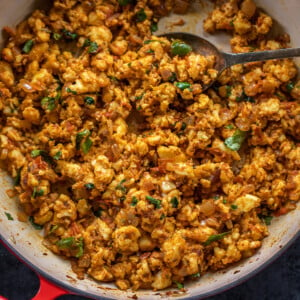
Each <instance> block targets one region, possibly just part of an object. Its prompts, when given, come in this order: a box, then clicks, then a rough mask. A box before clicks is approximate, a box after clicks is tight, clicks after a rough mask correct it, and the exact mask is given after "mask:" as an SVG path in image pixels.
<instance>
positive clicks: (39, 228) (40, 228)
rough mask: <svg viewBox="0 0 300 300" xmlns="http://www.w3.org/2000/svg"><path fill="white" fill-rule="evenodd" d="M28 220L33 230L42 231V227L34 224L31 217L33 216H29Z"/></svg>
mask: <svg viewBox="0 0 300 300" xmlns="http://www.w3.org/2000/svg"><path fill="white" fill-rule="evenodd" d="M28 220H29V222H30V223H31V225H32V226H33V227H34V229H36V230H42V229H43V225H40V224H36V223H35V222H34V217H33V216H30V217H29V218H28Z"/></svg>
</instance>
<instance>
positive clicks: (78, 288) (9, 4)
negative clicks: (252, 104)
mask: <svg viewBox="0 0 300 300" xmlns="http://www.w3.org/2000/svg"><path fill="white" fill-rule="evenodd" d="M44 2H45V1H42V0H40V1H34V0H11V1H6V0H0V27H1V28H2V27H3V26H14V25H15V24H17V23H18V22H19V21H21V20H22V19H24V17H26V16H27V15H28V14H29V13H30V12H31V11H32V10H33V9H34V7H37V6H38V7H40V6H41V3H44ZM256 3H258V5H259V6H260V7H262V8H263V9H264V10H266V11H267V12H268V13H269V14H270V15H271V16H272V17H273V18H274V19H275V20H276V21H277V22H278V24H277V25H278V26H277V27H278V30H284V31H285V32H288V33H289V34H290V35H291V38H292V45H293V46H295V47H296V46H298V47H300V35H299V32H300V20H299V11H300V1H299V0H281V1H273V0H256ZM43 5H44V4H43ZM211 8H212V5H211V2H210V1H208V0H202V1H197V2H196V1H195V3H194V4H193V9H191V10H190V13H189V14H188V16H186V15H185V16H179V15H173V16H171V17H168V18H166V19H164V20H162V21H161V23H160V26H159V27H160V32H164V31H172V30H173V31H189V32H192V33H196V34H198V35H202V36H204V37H205V38H207V39H208V40H210V41H212V42H213V43H215V44H216V46H218V47H219V48H221V49H222V50H228V36H226V35H225V34H218V35H216V36H210V35H208V34H206V33H203V29H202V21H203V19H204V18H205V16H206V15H207V12H208V11H209V10H210V9H211ZM181 18H184V20H185V21H186V24H185V25H184V26H180V27H177V26H173V27H172V26H171V25H172V21H173V22H174V21H176V20H179V19H181ZM1 43H2V41H1V40H0V46H1ZM11 182H12V181H11V180H10V178H9V177H8V176H7V175H6V174H5V173H4V172H3V171H0V197H1V201H0V236H2V239H3V240H5V241H6V243H7V244H8V245H9V246H10V247H11V248H13V249H14V250H15V251H16V253H18V254H19V255H20V256H21V257H22V258H23V259H24V260H25V261H28V262H30V263H31V264H32V265H34V266H35V267H36V269H37V270H38V271H39V272H40V273H42V275H44V276H46V277H47V278H48V279H50V280H54V281H55V282H56V283H58V282H59V283H60V285H62V286H64V287H65V288H67V289H70V290H72V291H73V292H74V291H75V292H77V293H81V294H84V295H86V296H90V297H93V298H97V297H100V296H101V298H102V299H103V297H107V298H113V299H116V298H118V299H128V297H131V296H133V295H136V296H137V297H138V298H139V299H149V300H150V299H151V300H152V299H161V298H162V297H163V298H164V299H171V298H174V296H168V294H166V292H167V291H163V292H160V293H156V292H152V291H138V292H134V293H133V292H130V291H128V292H124V291H119V290H117V289H116V288H115V287H114V286H113V285H109V284H99V283H96V282H95V281H93V280H91V279H89V278H86V279H85V280H77V279H76V276H75V275H74V274H73V273H72V271H71V269H70V265H69V263H68V262H66V261H64V260H62V259H60V258H59V257H57V256H55V255H53V254H52V253H51V252H49V251H48V250H47V249H46V248H45V247H43V246H42V244H41V236H40V235H39V231H36V230H34V229H33V228H32V227H31V226H30V225H29V224H27V223H22V222H19V221H18V220H17V212H18V206H17V204H16V202H15V201H14V200H13V199H10V198H9V197H8V196H7V195H6V190H7V189H9V188H11V186H12V185H11ZM5 212H9V213H10V214H11V215H12V217H13V219H14V220H13V221H9V220H7V217H6V216H5ZM299 228H300V205H298V208H297V209H296V210H295V211H292V212H290V213H289V214H287V215H284V216H281V217H280V218H276V219H275V220H273V221H272V225H271V226H270V233H271V234H270V236H269V237H268V238H266V239H265V240H264V243H263V247H262V248H261V249H260V250H259V251H258V252H257V254H256V255H255V256H253V257H251V258H250V259H248V260H245V261H243V262H241V263H240V264H237V265H235V266H233V267H231V268H230V269H227V270H225V271H220V272H217V273H213V274H206V275H205V276H203V277H202V278H201V280H200V281H199V282H193V283H191V284H186V288H187V291H186V293H183V294H181V293H180V292H178V294H177V295H176V299H183V298H189V297H195V299H200V298H202V297H204V296H208V295H211V294H215V293H216V292H220V291H222V290H225V289H228V288H230V287H231V286H234V285H235V284H237V283H239V282H241V281H243V280H245V279H246V278H247V277H248V276H249V275H250V274H253V272H257V271H258V270H260V269H261V268H262V266H265V265H266V264H267V263H268V262H270V261H272V260H273V259H275V258H276V257H277V256H278V255H279V254H280V253H281V252H282V250H283V248H284V247H286V246H287V245H289V244H290V243H291V242H292V241H293V240H295V238H296V237H297V235H298V231H299ZM74 289H75V290H74Z"/></svg>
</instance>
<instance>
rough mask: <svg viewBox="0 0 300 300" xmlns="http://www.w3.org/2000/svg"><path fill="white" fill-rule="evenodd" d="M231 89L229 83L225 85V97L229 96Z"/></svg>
mask: <svg viewBox="0 0 300 300" xmlns="http://www.w3.org/2000/svg"><path fill="white" fill-rule="evenodd" d="M231 89H232V87H231V86H230V85H226V97H227V98H228V97H230V96H231Z"/></svg>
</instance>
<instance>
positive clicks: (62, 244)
mask: <svg viewBox="0 0 300 300" xmlns="http://www.w3.org/2000/svg"><path fill="white" fill-rule="evenodd" d="M56 245H57V247H58V248H60V249H70V250H75V249H77V253H76V255H75V257H77V258H79V257H81V256H82V255H83V238H80V239H79V240H75V238H74V237H67V238H63V239H61V240H59V241H58V242H57V243H56Z"/></svg>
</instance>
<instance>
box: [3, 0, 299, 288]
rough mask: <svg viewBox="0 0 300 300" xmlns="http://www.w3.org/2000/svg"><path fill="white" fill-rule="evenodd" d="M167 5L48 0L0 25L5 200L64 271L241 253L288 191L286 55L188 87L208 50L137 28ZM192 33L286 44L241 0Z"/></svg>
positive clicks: (292, 97) (293, 182) (127, 276)
mask: <svg viewBox="0 0 300 300" xmlns="http://www.w3.org/2000/svg"><path fill="white" fill-rule="evenodd" d="M176 2H177V1H155V0H149V1H145V0H142V1H130V0H128V1H124V0H122V1H114V0H111V1H80V2H79V1H74V0H66V1H54V2H53V7H52V8H51V10H50V11H49V12H47V13H45V12H42V11H35V12H34V13H33V14H32V15H31V16H30V17H29V18H28V19H27V20H25V21H24V22H22V23H21V24H20V25H18V27H17V28H16V29H15V30H14V29H9V28H6V29H5V30H6V31H7V33H8V34H9V39H8V41H7V43H6V45H5V47H4V49H3V50H2V52H1V58H2V60H1V61H0V109H1V112H2V113H1V127H0V150H1V153H0V159H1V160H3V161H5V162H6V163H7V170H8V171H9V173H10V174H11V175H12V177H14V178H15V179H16V180H15V183H16V187H15V188H16V190H17V192H18V195H19V196H18V199H19V202H20V203H21V206H22V208H23V209H24V211H25V213H26V214H27V215H28V216H29V217H30V220H31V222H32V224H33V225H35V226H36V227H37V228H41V227H43V229H44V244H45V245H46V246H47V247H48V248H49V249H51V250H52V251H53V252H54V253H56V254H58V255H63V256H65V257H68V258H69V259H70V261H71V264H72V268H73V270H74V272H76V274H77V275H78V277H79V278H83V277H84V276H85V274H88V275H89V276H91V277H93V278H94V279H96V280H99V281H103V282H114V283H115V284H116V285H117V287H118V288H120V289H124V290H125V289H128V288H133V289H139V288H147V289H154V290H161V289H164V288H167V287H169V286H172V285H173V286H176V285H177V286H178V287H180V288H183V285H182V283H183V282H184V280H185V279H188V278H191V279H193V278H194V279H195V278H198V277H200V276H201V275H202V274H203V273H205V272H207V271H209V270H219V269H222V268H225V267H226V266H228V265H230V264H232V263H234V262H237V261H239V260H241V259H242V258H246V257H249V256H251V255H253V254H254V253H255V252H256V250H257V249H258V248H259V247H260V246H261V244H262V240H263V238H264V237H266V236H267V235H268V229H267V225H268V224H269V223H270V222H271V216H272V215H273V214H275V215H280V214H284V213H287V212H288V211H290V210H292V209H294V208H295V206H296V202H297V201H298V200H299V197H300V172H299V165H300V148H299V142H298V141H299V137H300V126H299V125H300V124H299V123H300V108H299V101H300V83H299V82H296V80H295V77H296V75H297V69H296V66H295V64H294V62H293V61H292V60H289V59H285V60H273V61H268V62H264V63H263V62H259V63H250V64H245V65H238V66H234V67H232V68H231V69H228V70H226V71H225V72H224V73H223V74H222V76H221V77H220V78H219V79H218V81H217V82H216V84H214V86H213V87H212V88H210V89H209V90H208V91H206V92H205V93H203V91H202V84H207V83H209V82H211V81H212V80H214V79H215V78H216V75H217V74H216V71H215V70H214V57H203V56H200V55H197V54H195V53H194V52H193V51H192V49H190V47H189V45H185V44H183V43H182V42H181V41H169V40H167V39H165V38H158V37H155V36H153V35H152V33H153V32H152V31H153V28H154V29H155V28H156V25H155V24H157V21H158V16H160V15H164V14H167V13H168V12H170V11H171V8H172V7H173V6H176V5H175V4H176ZM179 2H187V1H179ZM181 4H182V3H181ZM183 6H184V5H183ZM177 9H178V7H177ZM204 28H205V29H206V31H207V32H210V33H213V32H215V31H216V30H227V31H229V32H231V33H232V34H233V37H232V39H231V46H232V50H233V51H234V52H249V51H256V49H258V50H268V49H278V48H285V47H288V45H289V44H288V43H289V39H288V36H287V35H282V36H279V37H277V38H274V39H271V38H269V37H267V34H268V33H269V31H270V30H271V28H272V19H271V18H270V17H269V16H268V15H267V14H266V13H263V12H261V11H260V10H259V9H257V8H256V5H255V4H254V2H253V1H252V0H244V1H236V0H229V1H217V3H216V8H215V10H214V11H213V12H212V13H211V14H210V15H209V16H208V18H207V19H206V21H205V22H204ZM200 280H201V279H200Z"/></svg>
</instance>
